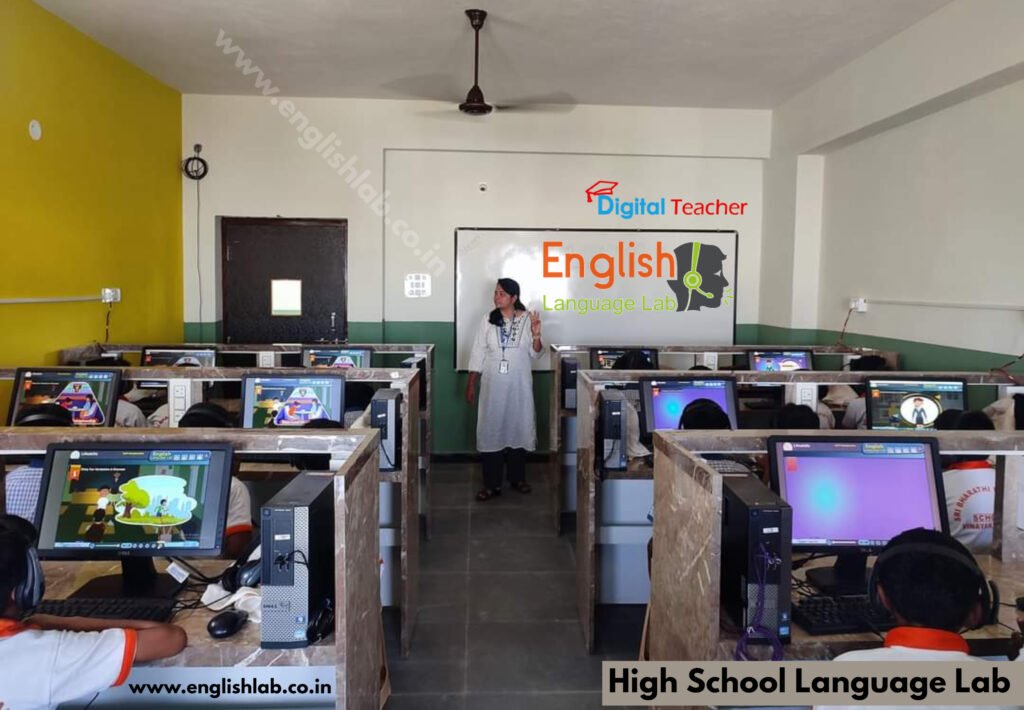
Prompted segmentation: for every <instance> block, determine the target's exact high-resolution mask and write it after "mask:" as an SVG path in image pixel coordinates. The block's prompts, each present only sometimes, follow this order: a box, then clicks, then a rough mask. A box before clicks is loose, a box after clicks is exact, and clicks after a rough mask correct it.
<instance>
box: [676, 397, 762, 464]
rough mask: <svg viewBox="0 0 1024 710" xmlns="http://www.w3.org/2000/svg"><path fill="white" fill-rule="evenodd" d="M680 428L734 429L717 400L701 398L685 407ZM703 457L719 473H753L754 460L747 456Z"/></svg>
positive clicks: (705, 455)
mask: <svg viewBox="0 0 1024 710" xmlns="http://www.w3.org/2000/svg"><path fill="white" fill-rule="evenodd" d="M679 428H680V429H683V430H686V431H693V430H716V429H719V430H720V429H732V422H730V421H729V415H728V414H726V413H725V410H724V409H722V408H721V407H720V406H719V405H718V403H717V402H715V401H713V400H710V399H705V398H701V399H695V400H693V401H692V402H690V403H689V404H688V405H686V407H685V408H683V415H682V416H681V417H680V418H679ZM701 458H703V459H704V460H705V461H706V462H707V463H708V465H709V466H711V468H713V469H715V470H716V471H718V472H719V473H751V474H752V473H753V468H752V464H753V461H751V460H750V459H749V458H747V457H741V456H728V455H725V454H701Z"/></svg>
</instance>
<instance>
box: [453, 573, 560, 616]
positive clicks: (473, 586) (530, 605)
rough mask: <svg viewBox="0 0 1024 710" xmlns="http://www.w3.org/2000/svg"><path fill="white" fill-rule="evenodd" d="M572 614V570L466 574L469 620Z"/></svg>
mask: <svg viewBox="0 0 1024 710" xmlns="http://www.w3.org/2000/svg"><path fill="white" fill-rule="evenodd" d="M576 618H577V616H576V574H575V573H573V572H530V573H526V572H513V573H501V572H483V573H479V574H476V573H474V574H471V575H470V576H469V619H470V622H471V623H472V622H485V621H573V620H574V619H576Z"/></svg>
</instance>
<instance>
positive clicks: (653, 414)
mask: <svg viewBox="0 0 1024 710" xmlns="http://www.w3.org/2000/svg"><path fill="white" fill-rule="evenodd" d="M697 399H710V400H711V401H712V402H715V403H716V404H717V405H718V406H719V407H721V408H722V410H723V411H725V413H726V414H727V415H728V417H729V423H730V424H731V425H732V428H733V429H735V428H736V409H737V407H736V380H734V379H732V378H728V377H713V378H712V377H663V378H651V377H645V378H643V379H641V380H640V427H641V432H640V434H641V437H642V438H643V439H644V440H646V441H649V440H650V438H651V435H652V434H653V432H654V431H655V430H656V429H678V428H679V419H680V418H681V417H682V416H683V410H684V409H686V405H688V404H689V403H690V402H693V401H694V400H697Z"/></svg>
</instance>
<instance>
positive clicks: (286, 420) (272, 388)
mask: <svg viewBox="0 0 1024 710" xmlns="http://www.w3.org/2000/svg"><path fill="white" fill-rule="evenodd" d="M326 389H327V388H326V387H310V386H305V385H301V386H298V387H296V386H293V385H290V384H274V383H272V382H268V383H261V384H257V385H256V386H255V394H256V403H255V405H254V406H253V417H252V425H253V428H256V429H261V428H265V427H271V426H275V427H301V426H303V425H305V424H306V423H307V422H310V421H312V420H314V419H328V418H329V415H328V413H327V410H326V409H325V407H324V404H323V400H324V398H325V397H326V396H327V392H326V391H325V390H326Z"/></svg>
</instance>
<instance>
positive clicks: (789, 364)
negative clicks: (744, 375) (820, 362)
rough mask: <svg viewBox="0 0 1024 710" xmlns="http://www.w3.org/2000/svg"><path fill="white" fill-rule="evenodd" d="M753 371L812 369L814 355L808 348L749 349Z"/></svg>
mask: <svg viewBox="0 0 1024 710" xmlns="http://www.w3.org/2000/svg"><path fill="white" fill-rule="evenodd" d="M747 357H748V359H749V362H750V369H751V370H753V371H754V372H794V371H796V370H813V369H814V356H813V355H812V354H811V351H810V350H751V351H749V352H748V353H747Z"/></svg>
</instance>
